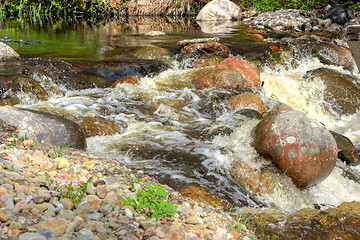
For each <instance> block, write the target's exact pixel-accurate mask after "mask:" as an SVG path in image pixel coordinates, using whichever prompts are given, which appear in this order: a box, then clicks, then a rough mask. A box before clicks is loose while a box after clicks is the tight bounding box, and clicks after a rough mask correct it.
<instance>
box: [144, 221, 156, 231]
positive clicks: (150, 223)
mask: <svg viewBox="0 0 360 240" xmlns="http://www.w3.org/2000/svg"><path fill="white" fill-rule="evenodd" d="M140 227H141V228H143V229H145V230H147V229H149V228H155V227H156V222H154V221H151V220H146V221H142V222H140Z"/></svg>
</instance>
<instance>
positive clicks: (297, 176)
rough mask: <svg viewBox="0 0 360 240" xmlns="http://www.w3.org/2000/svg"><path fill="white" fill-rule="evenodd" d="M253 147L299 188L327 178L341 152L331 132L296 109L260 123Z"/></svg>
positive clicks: (274, 115)
mask: <svg viewBox="0 0 360 240" xmlns="http://www.w3.org/2000/svg"><path fill="white" fill-rule="evenodd" d="M253 145H254V147H255V149H256V150H257V151H258V152H259V153H260V154H262V155H264V156H265V157H269V159H270V160H271V161H272V162H273V164H274V165H275V166H276V167H277V168H278V169H280V170H281V171H282V172H284V173H285V174H286V175H287V176H289V177H290V178H291V179H292V181H293V183H294V184H295V185H296V186H297V187H299V188H300V189H304V188H306V187H309V186H311V185H313V184H316V183H318V182H320V181H322V180H323V179H325V178H326V177H327V176H328V175H329V174H330V173H331V171H332V170H333V168H334V166H335V162H336V159H337V152H338V148H337V146H336V142H335V139H334V137H333V136H332V134H331V133H330V131H329V130H327V129H326V128H325V127H324V126H323V125H322V124H321V123H320V122H318V121H316V120H314V119H311V118H310V117H308V116H307V115H306V114H304V113H302V112H299V111H294V110H289V111H279V112H275V113H273V114H270V115H269V116H268V117H267V118H265V119H264V120H262V121H261V122H259V124H258V125H257V126H256V127H255V130H254V142H253Z"/></svg>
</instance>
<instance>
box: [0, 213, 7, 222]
mask: <svg viewBox="0 0 360 240" xmlns="http://www.w3.org/2000/svg"><path fill="white" fill-rule="evenodd" d="M8 219H9V218H8V216H7V215H6V214H5V212H4V211H0V222H6V221H7V220H8Z"/></svg>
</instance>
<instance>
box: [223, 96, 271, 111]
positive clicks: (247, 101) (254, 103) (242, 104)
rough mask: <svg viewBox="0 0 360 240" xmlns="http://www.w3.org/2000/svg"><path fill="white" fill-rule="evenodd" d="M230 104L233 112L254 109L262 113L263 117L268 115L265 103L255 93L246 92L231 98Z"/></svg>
mask: <svg viewBox="0 0 360 240" xmlns="http://www.w3.org/2000/svg"><path fill="white" fill-rule="evenodd" d="M229 104H230V106H231V108H232V109H233V110H237V109H253V110H256V111H258V112H259V113H261V115H262V116H263V117H265V116H266V113H267V112H266V108H265V105H264V103H263V101H262V100H261V98H260V97H258V96H257V95H256V94H255V93H253V92H244V93H242V94H239V95H235V96H232V97H231V98H229Z"/></svg>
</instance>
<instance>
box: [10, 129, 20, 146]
mask: <svg viewBox="0 0 360 240" xmlns="http://www.w3.org/2000/svg"><path fill="white" fill-rule="evenodd" d="M11 135H12V137H13V144H14V146H16V145H18V143H19V138H17V137H16V133H14V132H13V133H12V134H11Z"/></svg>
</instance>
